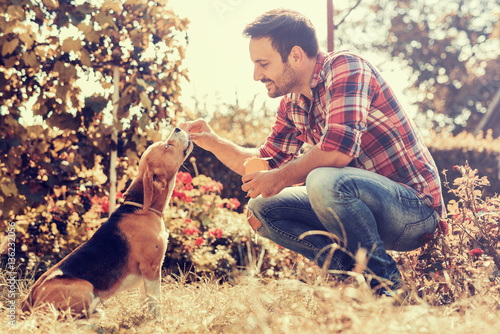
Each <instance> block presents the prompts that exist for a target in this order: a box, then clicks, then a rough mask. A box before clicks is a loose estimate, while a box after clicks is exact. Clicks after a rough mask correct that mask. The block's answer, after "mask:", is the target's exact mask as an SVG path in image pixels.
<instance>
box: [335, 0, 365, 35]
mask: <svg viewBox="0 0 500 334" xmlns="http://www.w3.org/2000/svg"><path fill="white" fill-rule="evenodd" d="M361 1H362V0H358V2H356V4H355V5H354V6H353V7H352V8H351V9H349V11H348V12H347V14H345V16H344V17H343V18H342V20H340V22H339V23H338V24H336V25H335V29H337V28H338V27H339V26H340V25H341V24H342V23H344V21H345V19H346V18H347V17H348V16H349V15H350V14H351V12H352V11H353V10H354V9H356V7H358V6H359V4H360V3H361Z"/></svg>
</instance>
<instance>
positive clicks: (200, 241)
mask: <svg viewBox="0 0 500 334" xmlns="http://www.w3.org/2000/svg"><path fill="white" fill-rule="evenodd" d="M203 242H205V239H203V238H202V237H198V238H197V239H196V241H195V242H194V243H195V244H196V245H197V246H200V245H201V244H202V243H203Z"/></svg>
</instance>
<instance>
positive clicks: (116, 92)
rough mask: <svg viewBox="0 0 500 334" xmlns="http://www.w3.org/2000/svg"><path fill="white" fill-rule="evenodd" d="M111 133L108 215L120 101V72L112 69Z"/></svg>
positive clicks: (112, 205) (113, 195)
mask: <svg viewBox="0 0 500 334" xmlns="http://www.w3.org/2000/svg"><path fill="white" fill-rule="evenodd" d="M113 85H114V92H113V132H112V134H111V157H110V159H111V160H110V163H109V184H110V189H109V215H110V216H111V214H112V213H113V211H115V207H116V181H117V180H116V165H117V160H118V152H117V149H118V102H119V101H120V70H119V68H118V66H115V67H114V68H113Z"/></svg>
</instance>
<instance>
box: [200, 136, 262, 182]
mask: <svg viewBox="0 0 500 334" xmlns="http://www.w3.org/2000/svg"><path fill="white" fill-rule="evenodd" d="M208 150H209V151H210V152H212V153H213V154H214V155H215V156H216V157H217V159H219V160H220V161H221V162H222V163H223V164H224V165H226V166H227V167H228V168H230V169H231V170H233V171H234V172H236V173H238V174H240V175H243V174H245V168H244V167H243V163H244V161H245V159H247V158H250V157H252V156H257V157H259V156H260V152H259V149H257V148H247V147H242V146H239V145H236V144H235V143H233V142H231V141H229V140H227V139H224V138H221V137H218V136H217V139H216V140H214V141H213V142H212V143H211V145H210V147H209V148H208Z"/></svg>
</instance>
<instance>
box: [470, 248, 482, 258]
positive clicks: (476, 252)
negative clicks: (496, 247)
mask: <svg viewBox="0 0 500 334" xmlns="http://www.w3.org/2000/svg"><path fill="white" fill-rule="evenodd" d="M469 254H470V256H476V257H477V256H481V255H483V254H484V251H483V250H482V249H481V248H475V249H471V250H470V251H469Z"/></svg>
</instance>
